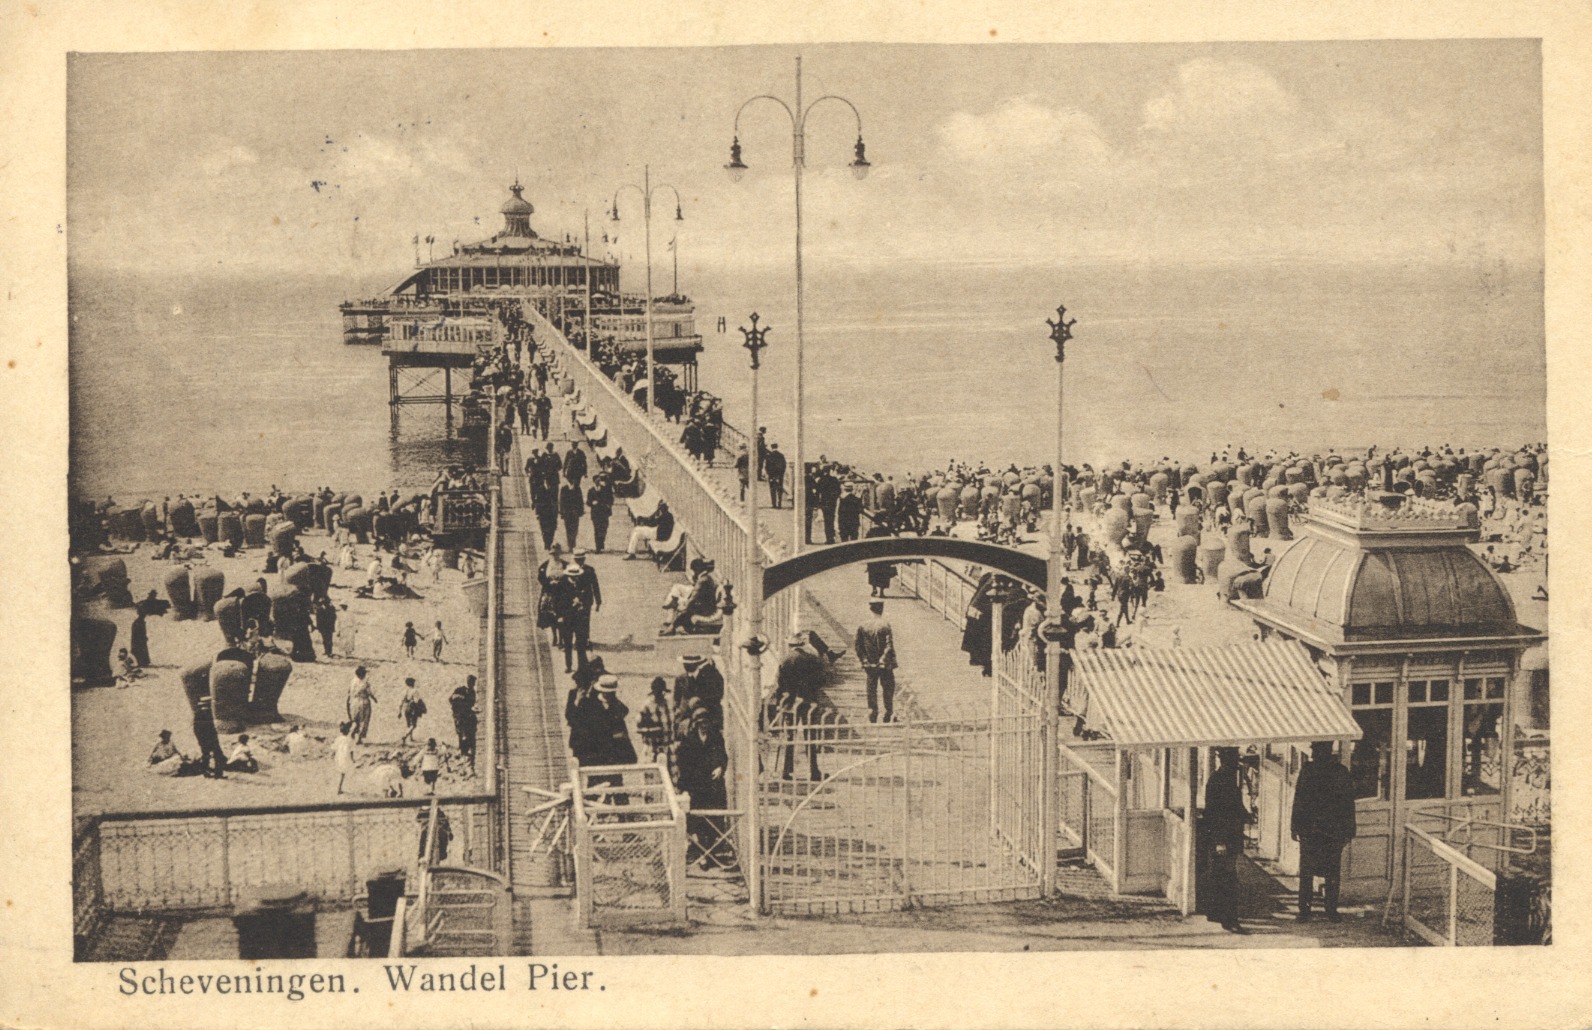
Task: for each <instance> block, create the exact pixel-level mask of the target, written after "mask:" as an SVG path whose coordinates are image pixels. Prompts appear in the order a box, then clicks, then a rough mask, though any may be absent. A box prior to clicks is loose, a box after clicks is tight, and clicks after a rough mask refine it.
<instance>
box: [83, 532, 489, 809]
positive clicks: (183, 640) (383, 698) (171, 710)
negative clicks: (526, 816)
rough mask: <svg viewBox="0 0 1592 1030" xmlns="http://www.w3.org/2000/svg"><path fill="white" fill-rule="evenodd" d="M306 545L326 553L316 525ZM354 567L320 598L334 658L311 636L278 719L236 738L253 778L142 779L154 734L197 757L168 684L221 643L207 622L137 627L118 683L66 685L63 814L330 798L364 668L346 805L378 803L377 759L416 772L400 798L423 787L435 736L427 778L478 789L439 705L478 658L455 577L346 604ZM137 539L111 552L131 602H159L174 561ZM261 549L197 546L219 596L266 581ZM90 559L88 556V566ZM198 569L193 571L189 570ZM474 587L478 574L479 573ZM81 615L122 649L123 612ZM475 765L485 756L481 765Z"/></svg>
mask: <svg viewBox="0 0 1592 1030" xmlns="http://www.w3.org/2000/svg"><path fill="white" fill-rule="evenodd" d="M302 540H303V544H304V548H305V550H306V551H307V552H308V553H309V554H311V555H315V554H317V553H319V552H321V551H325V552H327V554H328V555H330V556H335V554H336V549H335V548H334V547H333V541H332V538H331V537H330V536H329V535H328V534H326V533H325V532H324V531H321V530H312V531H309V532H307V533H305V534H304V535H303V537H302ZM354 550H355V554H356V557H357V559H358V568H357V569H352V570H350V569H342V568H337V569H335V570H334V574H333V579H332V586H331V590H330V596H331V600H332V602H333V603H334V604H337V605H340V606H346V608H340V609H339V612H338V615H339V621H338V629H337V639H336V640H335V641H334V646H333V652H334V655H335V657H333V658H331V659H327V658H325V657H324V655H323V654H322V653H321V646H320V644H321V642H320V639H319V635H318V634H317V635H316V641H315V642H316V651H317V660H316V661H315V662H296V663H294V668H293V674H292V677H291V678H290V679H289V680H288V683H287V687H286V689H285V690H284V692H283V694H282V698H281V701H280V706H279V707H280V711H281V714H282V718H283V721H282V722H281V723H278V724H274V725H262V726H256V727H251V728H250V729H249V730H248V733H249V736H250V743H251V746H253V749H254V753H255V756H256V757H257V758H258V759H259V761H260V767H261V768H260V771H259V772H258V773H236V772H229V773H228V774H227V776H226V778H225V779H223V780H211V779H206V778H204V777H201V776H188V777H180V778H177V777H169V776H158V775H153V774H151V773H150V772H148V758H149V753H150V750H151V749H152V748H153V747H154V745H155V743H156V741H157V739H158V735H159V732H160V731H161V730H162V729H169V730H171V731H172V742H173V744H175V745H176V747H177V749H178V750H179V751H181V752H182V753H183V754H185V755H189V756H194V755H197V754H198V751H199V748H198V745H197V743H196V742H195V740H194V735H193V729H192V715H191V713H190V709H189V706H188V701H187V699H186V698H185V696H184V694H183V690H182V685H181V682H180V679H179V676H180V673H181V670H182V669H183V668H184V667H187V666H189V665H192V664H195V663H199V662H205V661H209V660H210V659H212V658H213V657H214V656H215V653H216V651H217V650H219V649H220V648H221V647H223V646H224V641H223V639H222V635H221V630H220V628H219V626H218V624H217V623H215V622H212V621H206V620H203V619H193V620H185V621H177V620H176V619H175V618H173V616H172V614H171V613H169V612H168V613H167V614H165V615H163V616H159V617H151V618H149V619H148V626H149V651H150V657H151V659H152V665H151V667H150V668H148V669H146V670H145V671H144V673H143V675H142V676H141V677H140V678H139V679H137V680H135V681H134V682H133V683H132V684H131V685H130V686H127V687H125V688H122V687H116V686H108V687H92V688H81V687H79V688H76V689H74V691H73V695H72V721H73V734H72V784H73V807H74V811H75V813H76V814H77V815H84V814H89V813H94V812H104V811H128V810H135V811H148V810H165V809H184V808H208V807H223V806H224V807H230V808H252V807H260V806H271V805H282V804H305V803H315V802H330V801H335V800H337V793H336V791H337V780H338V777H337V773H336V771H335V770H334V768H333V763H332V747H333V743H334V741H335V740H336V738H337V728H338V723H339V722H340V721H342V720H343V719H344V718H345V717H346V710H345V705H346V698H347V693H348V684H349V682H350V681H351V680H352V679H353V672H354V668H355V667H356V666H357V665H365V666H366V667H367V668H368V669H369V676H370V680H371V682H372V685H373V689H374V691H375V693H376V698H377V701H376V705H375V714H374V716H373V718H372V720H371V727H370V735H369V738H368V739H367V741H366V742H365V743H364V744H363V745H360V746H357V747H356V748H355V758H356V762H357V763H358V765H359V774H358V775H357V776H356V777H354V778H353V782H351V783H350V784H347V785H346V786H345V790H348V791H351V792H352V793H351V795H345V796H347V797H350V798H351V799H358V798H361V797H365V798H369V797H375V796H376V790H375V788H374V785H373V784H372V783H371V776H370V773H371V770H372V769H373V768H374V767H375V766H377V765H378V764H381V763H383V762H387V761H390V760H393V759H394V758H396V757H399V756H402V757H404V758H405V759H407V760H408V761H409V763H410V765H411V766H412V767H413V768H414V769H415V771H414V774H413V776H412V777H411V778H410V779H408V780H406V781H404V795H405V796H406V797H409V796H417V795H421V794H423V793H424V792H425V787H424V784H423V783H422V780H421V776H420V773H419V771H418V764H419V763H418V757H419V753H420V751H421V750H422V749H423V748H424V746H425V743H426V739H427V738H428V737H434V738H436V740H437V744H438V749H439V751H441V753H442V772H441V776H440V777H439V780H438V783H437V793H438V794H441V795H457V794H468V793H472V792H474V791H477V790H479V789H481V784H482V782H483V781H482V780H481V779H480V778H478V777H475V776H473V775H472V774H471V773H470V769H469V763H468V762H467V761H465V760H463V759H462V758H461V757H460V756H459V754H458V751H457V743H458V740H457V736H456V734H455V731H454V727H453V719H452V716H451V713H450V709H449V706H448V696H449V694H451V693H452V692H453V690H454V688H455V687H457V686H459V685H460V684H462V683H463V682H464V681H465V677H466V676H467V675H469V674H472V673H477V671H478V670H477V664H478V660H479V653H480V637H481V620H479V619H477V618H476V617H475V616H474V615H473V614H472V613H471V611H470V605H469V602H468V600H467V599H466V597H465V595H464V593H463V591H461V589H460V585H461V584H462V583H463V582H464V580H465V577H464V574H463V573H462V572H461V571H459V570H457V569H448V568H444V569H442V570H441V571H440V574H439V575H438V577H437V579H436V581H435V582H433V581H432V573H431V571H430V570H429V569H423V570H422V571H420V572H417V573H413V574H411V575H410V584H409V585H410V586H411V588H412V589H413V591H414V592H415V593H416V594H418V595H420V596H419V597H418V598H413V599H390V598H389V599H372V598H361V597H356V596H355V594H354V590H355V587H356V586H358V585H360V584H362V583H363V582H364V581H365V571H364V568H365V566H366V564H368V562H369V561H370V557H371V554H372V553H373V552H374V547H373V546H371V545H358V544H356V545H355V547H354ZM153 554H154V549H153V547H152V546H151V545H149V544H139V545H137V546H136V548H135V549H134V550H133V551H132V552H131V553H128V554H121V555H116V556H114V557H120V558H122V559H123V560H124V561H125V562H126V563H127V572H128V576H129V577H130V578H131V580H132V583H131V590H132V593H133V596H134V597H135V598H143V597H145V596H146V595H147V594H148V593H149V591H150V590H156V591H157V592H158V595H159V596H161V597H164V589H163V587H162V582H163V581H164V579H165V576H166V574H167V573H168V572H169V571H170V570H171V568H172V567H173V565H174V563H173V562H171V561H163V560H156V559H155V558H154V557H153ZM265 555H266V552H265V550H264V549H261V548H249V549H245V550H242V551H240V552H239V553H238V554H237V556H235V557H233V558H226V557H223V556H222V554H221V552H220V551H219V550H218V549H215V548H207V549H206V550H205V556H204V558H203V561H202V564H203V566H206V567H210V568H216V569H220V570H222V571H223V572H224V573H225V574H226V589H227V590H229V591H230V590H232V589H233V588H234V587H239V586H248V585H249V584H252V583H253V582H254V581H255V580H256V579H257V578H262V577H263V578H264V579H265V580H266V581H267V583H274V581H275V576H274V574H268V573H265V572H263V571H262V570H263V568H264V565H265ZM87 560H88V561H90V562H92V561H94V560H95V559H93V558H89V559H87ZM190 564H192V565H193V566H194V567H196V568H197V567H200V564H201V563H198V562H195V563H190ZM477 578H478V579H479V578H480V574H479V573H478V575H477ZM80 610H81V612H82V614H85V615H89V616H96V617H100V618H106V619H110V620H112V621H114V622H115V623H116V626H117V634H116V643H115V645H114V647H113V649H112V654H113V655H114V654H115V650H116V649H117V648H121V647H126V646H127V645H128V643H129V636H130V627H131V624H132V622H133V618H134V611H133V609H131V608H125V609H119V610H118V609H112V608H110V607H109V605H108V604H107V603H106V602H105V601H104V600H102V599H95V600H92V601H90V602H87V603H83V604H81V605H80ZM438 619H440V620H442V625H443V630H444V632H445V634H446V636H447V638H448V640H447V643H446V645H445V647H444V649H443V654H442V661H441V662H435V661H432V660H431V643H430V640H429V636H430V632H431V630H432V628H433V626H434V624H435V622H436V621H437V620H438ZM406 622H413V623H414V624H415V628H416V630H417V632H419V633H420V636H421V642H420V645H419V647H417V648H416V651H415V657H414V658H413V659H410V658H408V657H406V655H405V653H404V648H403V644H402V637H403V631H404V624H405V623H406ZM409 676H413V677H414V678H415V682H416V685H417V687H418V688H419V690H420V693H421V696H422V698H423V699H424V700H425V703H426V714H425V715H424V716H423V717H422V718H421V720H420V723H419V726H418V729H417V738H418V739H417V741H416V742H414V743H408V744H405V743H401V742H400V738H401V737H402V736H403V733H404V730H405V725H404V722H403V719H402V718H401V717H400V716H399V714H398V710H397V709H398V700H399V698H400V697H401V696H402V695H403V692H404V679H405V678H406V677H409ZM294 723H297V724H298V725H299V726H301V727H302V731H303V733H304V735H305V736H306V738H307V739H308V742H309V746H308V748H307V749H306V754H305V755H304V756H303V757H299V756H296V755H289V754H288V753H287V749H286V747H285V745H284V744H283V738H284V737H285V736H286V734H287V732H288V729H289V727H290V726H291V725H292V724H294ZM236 739H237V735H236V734H228V733H223V734H222V735H221V744H222V749H223V751H225V752H226V753H227V754H229V755H230V754H231V751H232V747H233V743H234V741H235V740H236ZM482 757H483V759H484V757H485V756H482Z"/></svg>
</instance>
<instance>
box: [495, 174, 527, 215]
mask: <svg viewBox="0 0 1592 1030" xmlns="http://www.w3.org/2000/svg"><path fill="white" fill-rule="evenodd" d="M509 192H510V193H512V194H514V196H512V197H510V198H509V199H508V201H507V202H506V203H504V205H503V207H502V208H501V209H500V210H501V211H502V213H503V214H505V215H531V214H535V213H536V208H535V207H534V206H533V205H532V204H531V202H530V201H529V200H526V199H525V198H524V197H522V196H520V194H521V193H523V192H525V187H524V186H521V185H520V183H519V180H518V179H516V180H515V181H514V185H512V186H510V187H509Z"/></svg>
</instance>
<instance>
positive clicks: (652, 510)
mask: <svg viewBox="0 0 1592 1030" xmlns="http://www.w3.org/2000/svg"><path fill="white" fill-rule="evenodd" d="M662 500H663V495H662V494H660V493H658V491H656V490H653V489H651V488H648V489H645V490H642V491H641V493H639V494H637V495H636V496H634V497H630V498H626V500H625V507H626V508H628V509H630V517H631V518H632V519H650V518H652V516H654V515H656V514H657V513H658V504H659V503H660V502H661V501H662Z"/></svg>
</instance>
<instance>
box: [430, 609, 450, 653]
mask: <svg viewBox="0 0 1592 1030" xmlns="http://www.w3.org/2000/svg"><path fill="white" fill-rule="evenodd" d="M447 642H448V635H447V634H446V633H444V632H442V620H441V619H438V620H437V628H436V629H434V630H432V631H431V660H432V661H434V662H440V661H442V645H443V644H446V643H447Z"/></svg>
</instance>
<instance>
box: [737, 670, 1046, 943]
mask: <svg viewBox="0 0 1592 1030" xmlns="http://www.w3.org/2000/svg"><path fill="white" fill-rule="evenodd" d="M1003 691H1006V692H1009V693H1011V696H1010V697H1009V698H1008V699H1006V700H1005V701H1004V702H1001V701H998V700H997V699H996V698H992V704H991V705H988V706H985V705H978V706H970V707H975V708H976V709H977V710H976V711H966V712H963V711H956V710H951V711H940V712H936V713H934V715H935V717H934V718H932V719H924V718H913V717H911V715H910V714H908V713H910V712H911V709H912V706H910V705H903V706H901V708H900V709H898V712H897V715H898V717H900V718H901V721H899V722H895V723H889V724H873V723H868V722H866V721H851V720H850V719H848V718H847V717H846V715H845V714H844V713H842V712H840V711H837V710H835V709H830V708H821V709H816V710H814V709H810V708H809V709H784V710H779V711H771V712H769V713H767V716H766V720H765V728H764V732H763V733H762V734H761V737H760V741H761V747H760V750H761V752H762V753H761V756H760V758H761V761H760V763H759V764H760V766H761V772H760V773H759V780H760V783H759V791H758V798H759V819H758V824H759V826H760V828H761V836H762V838H763V840H762V843H763V847H762V848H761V849H760V851H761V856H760V861H761V868H760V872H761V876H760V880H761V885H762V887H761V889H762V893H763V899H764V904H765V907H766V909H767V910H769V911H772V912H775V913H780V914H814V913H846V912H876V911H886V910H892V909H902V908H911V907H914V906H919V905H956V904H977V903H982V902H993V901H1015V900H1021V899H1028V898H1037V897H1039V896H1040V893H1041V887H1042V880H1043V876H1042V856H1043V855H1044V851H1045V849H1044V847H1043V837H1042V830H1041V827H1040V824H1041V822H1042V820H1041V815H1042V811H1041V810H1042V800H1041V794H1042V791H1041V784H1042V779H1041V756H1042V749H1043V732H1042V730H1043V727H1042V719H1041V716H1040V711H1039V709H1038V707H1037V706H1035V705H1033V704H1031V703H1027V702H1026V701H1025V700H1024V699H1023V698H1022V697H1020V696H1019V695H1018V694H1017V693H1015V692H1010V689H1009V686H1008V685H1007V684H1004V683H1000V682H999V681H998V682H997V685H996V686H995V687H994V688H993V691H992V693H994V694H997V695H998V694H1000V693H1002V692H1003ZM903 709H904V711H903ZM809 749H816V750H817V761H818V763H819V767H820V774H821V778H820V779H819V780H818V781H817V782H813V781H811V780H809V779H808V773H809V756H808V751H809ZM787 756H789V761H790V763H791V766H792V772H793V775H794V778H793V779H788V780H787V779H785V778H784V771H785V767H786V762H787ZM1051 852H1052V858H1053V857H1054V845H1052V847H1051Z"/></svg>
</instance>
